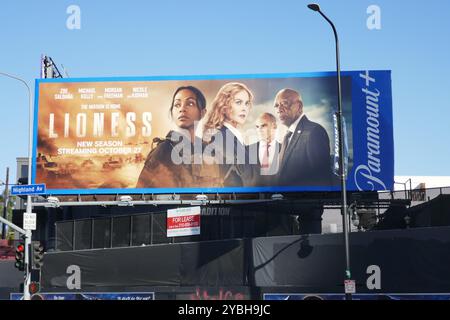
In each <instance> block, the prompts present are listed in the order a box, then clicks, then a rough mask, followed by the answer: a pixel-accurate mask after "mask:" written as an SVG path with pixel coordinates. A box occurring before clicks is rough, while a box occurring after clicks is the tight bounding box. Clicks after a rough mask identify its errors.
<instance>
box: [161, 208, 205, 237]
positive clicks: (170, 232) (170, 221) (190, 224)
mask: <svg viewBox="0 0 450 320" xmlns="http://www.w3.org/2000/svg"><path fill="white" fill-rule="evenodd" d="M198 234H200V207H190V208H178V209H171V210H167V237H181V236H192V235H198Z"/></svg>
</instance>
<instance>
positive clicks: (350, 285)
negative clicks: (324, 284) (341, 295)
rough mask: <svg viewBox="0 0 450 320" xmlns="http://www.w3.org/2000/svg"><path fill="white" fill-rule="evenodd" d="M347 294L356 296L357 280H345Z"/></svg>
mask: <svg viewBox="0 0 450 320" xmlns="http://www.w3.org/2000/svg"><path fill="white" fill-rule="evenodd" d="M344 284H345V293H347V294H354V293H356V282H355V280H344Z"/></svg>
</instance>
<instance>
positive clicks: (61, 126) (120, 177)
mask: <svg viewBox="0 0 450 320" xmlns="http://www.w3.org/2000/svg"><path fill="white" fill-rule="evenodd" d="M342 97H343V111H344V118H345V128H346V130H345V138H346V139H345V143H344V145H345V153H346V159H345V160H346V161H345V163H346V172H347V179H348V188H349V189H350V190H384V189H389V188H390V187H391V186H392V184H393V134H392V101H391V100H392V99H391V82H390V72H389V71H355V72H343V73H342ZM336 109H337V90H336V75H335V73H331V72H329V73H308V74H281V75H239V76H183V77H175V76H174V77H151V78H150V77H148V78H101V79H96V78H94V79H41V80H37V81H36V105H35V120H34V132H35V136H34V156H33V158H34V161H33V182H34V183H45V184H46V187H47V190H48V193H51V194H93V193H94V194H95V193H96V194H100V193H172V192H176V193H191V192H208V193H209V192H214V193H216V192H281V191H319V190H324V191H325V190H326V191H331V190H339V188H340V187H339V177H338V175H337V171H338V170H337V169H338V167H337V163H338V159H337V155H338V151H339V149H338V145H339V144H338V139H337V129H336V128H337V126H336V120H335V112H336Z"/></svg>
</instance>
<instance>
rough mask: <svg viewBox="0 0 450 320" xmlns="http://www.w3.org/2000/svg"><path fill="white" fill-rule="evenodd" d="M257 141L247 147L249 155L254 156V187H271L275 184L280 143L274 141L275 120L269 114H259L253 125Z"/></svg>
mask: <svg viewBox="0 0 450 320" xmlns="http://www.w3.org/2000/svg"><path fill="white" fill-rule="evenodd" d="M255 126H256V132H257V134H258V138H259V141H258V142H257V143H255V144H253V145H250V146H249V153H250V154H251V155H253V156H256V159H257V164H256V165H255V166H254V167H253V175H254V176H253V183H252V184H253V185H254V186H258V187H259V186H273V185H275V184H276V175H277V173H278V168H279V161H278V156H279V153H280V147H281V145H280V143H279V142H278V141H276V139H275V134H276V130H277V118H276V117H275V116H274V115H273V114H271V113H263V114H261V115H260V116H259V117H258V119H257V120H256V123H255Z"/></svg>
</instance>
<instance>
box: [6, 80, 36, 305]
mask: <svg viewBox="0 0 450 320" xmlns="http://www.w3.org/2000/svg"><path fill="white" fill-rule="evenodd" d="M0 75H3V76H5V77H8V78H11V79H14V80H17V81H19V82H21V83H22V84H24V85H25V86H26V87H27V90H28V103H29V116H28V117H29V119H28V121H29V122H28V129H29V130H28V184H31V154H32V144H33V143H32V141H33V102H32V97H31V89H30V86H29V85H28V83H27V82H26V81H25V80H23V79H21V78H19V77H16V76H14V75H11V74H9V73H5V72H0ZM31 209H32V208H31V196H30V195H27V210H26V213H27V214H30V213H31ZM25 231H26V233H25V265H26V269H25V270H26V271H25V274H26V277H25V283H24V286H23V287H24V290H23V298H24V300H30V291H29V290H28V288H29V285H30V283H31V274H30V271H29V270H30V268H29V266H28V263H29V261H30V259H29V257H30V254H31V252H30V250H29V248H30V247H31V230H25Z"/></svg>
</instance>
